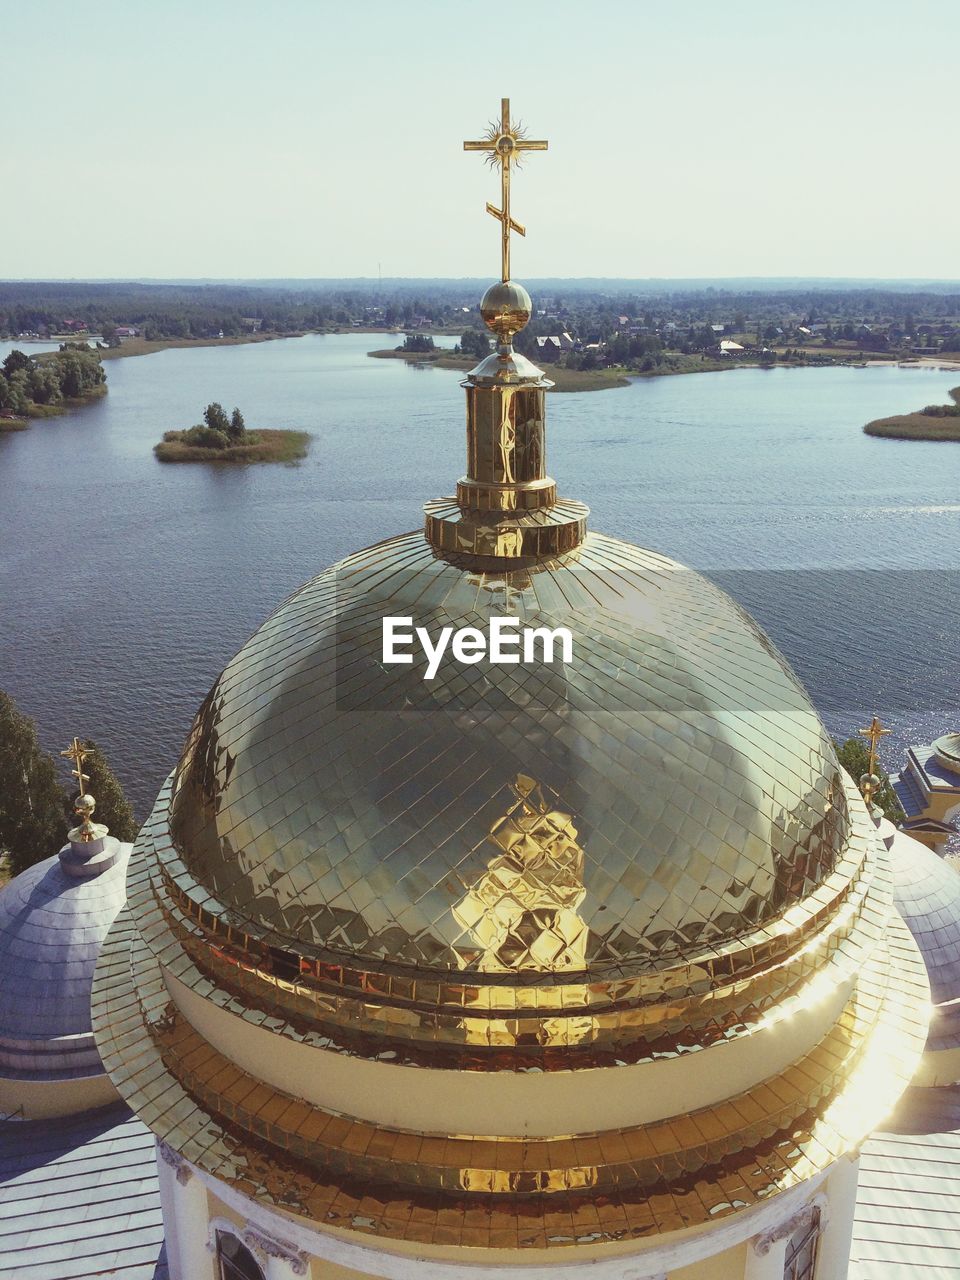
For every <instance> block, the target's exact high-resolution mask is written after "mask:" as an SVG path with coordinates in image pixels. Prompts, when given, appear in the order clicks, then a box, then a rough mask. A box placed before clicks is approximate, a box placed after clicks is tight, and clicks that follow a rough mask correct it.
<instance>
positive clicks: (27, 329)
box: [0, 280, 960, 341]
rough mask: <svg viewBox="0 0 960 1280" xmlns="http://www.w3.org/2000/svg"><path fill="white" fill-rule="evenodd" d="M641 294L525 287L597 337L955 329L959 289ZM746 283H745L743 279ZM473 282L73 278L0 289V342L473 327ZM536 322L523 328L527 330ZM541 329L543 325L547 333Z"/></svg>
mask: <svg viewBox="0 0 960 1280" xmlns="http://www.w3.org/2000/svg"><path fill="white" fill-rule="evenodd" d="M653 283H655V282H652V283H650V284H647V283H645V284H644V287H643V291H640V290H639V289H631V288H629V287H628V286H627V285H626V284H625V285H619V284H618V282H616V281H604V282H598V284H597V285H595V286H592V287H591V286H590V285H588V284H587V283H586V282H583V281H549V282H544V283H543V285H542V287H541V288H539V289H538V288H537V285H536V282H531V293H532V295H533V298H534V305H535V306H536V307H537V308H538V309H539V310H541V311H543V312H544V313H545V314H546V315H547V316H549V319H550V321H551V323H552V324H553V325H554V327H555V321H556V319H557V318H558V317H559V318H561V319H564V318H569V319H570V320H571V322H573V321H575V322H576V326H577V328H578V330H579V331H580V332H581V333H582V334H583V335H584V336H586V335H588V334H589V335H590V336H591V337H594V338H595V339H596V340H598V341H599V340H605V339H606V338H608V337H610V335H611V334H612V333H613V332H615V331H616V330H617V329H618V327H620V324H621V321H620V317H621V316H628V317H630V318H631V319H634V318H636V319H638V320H641V321H646V322H647V323H648V324H654V323H655V322H660V323H662V322H663V321H673V322H675V323H676V324H678V325H684V326H687V325H696V324H703V323H711V322H713V323H717V322H719V323H725V324H729V325H731V326H733V327H735V328H738V329H740V328H746V327H749V326H750V325H755V324H756V323H757V322H758V321H760V322H769V323H774V322H780V321H781V319H782V318H783V317H784V316H785V315H792V316H796V317H797V318H799V319H800V320H801V321H802V322H807V323H809V322H816V321H824V320H829V321H833V322H837V321H839V322H840V323H841V324H844V323H851V324H864V323H867V324H869V323H874V322H877V321H881V322H893V323H899V324H902V325H903V326H904V327H906V328H909V327H910V326H911V325H916V324H918V323H920V322H921V321H927V322H930V323H931V324H936V325H937V326H938V327H941V326H943V325H949V324H960V286H957V288H956V291H954V292H944V291H941V290H942V288H943V286H940V287H938V288H937V289H934V287H933V286H931V287H930V288H929V289H926V288H925V289H917V290H915V291H910V290H907V289H904V288H902V287H901V288H897V289H893V288H879V287H870V288H845V287H837V286H835V287H829V286H828V285H826V284H824V285H822V286H812V285H809V284H797V285H794V286H793V287H790V288H770V287H767V286H761V285H760V284H759V283H757V284H756V285H755V287H753V288H743V289H733V288H729V289H728V288H717V287H714V286H708V287H704V288H701V289H693V288H690V287H684V288H680V287H679V282H671V284H675V285H676V287H673V288H669V289H663V290H662V291H660V292H657V291H655V290H654V288H653ZM751 283H753V282H751ZM482 289H483V282H480V281H472V280H470V281H467V280H455V281H444V280H428V281H424V280H411V281H390V282H384V283H383V284H382V285H379V284H378V282H377V281H357V282H352V283H349V284H348V283H347V282H324V281H316V282H313V281H311V282H291V283H290V284H283V285H273V284H270V285H259V284H225V283H202V284H190V283H182V284H156V283H112V282H111V283H82V282H76V283H75V282H64V283H59V282H44V281H39V282H34V281H26V282H10V283H4V282H0V335H2V336H4V337H17V336H18V335H20V334H28V333H63V332H68V331H70V330H79V329H81V328H82V327H86V328H87V329H88V330H89V331H90V332H99V331H100V330H101V329H102V328H103V326H104V325H106V326H110V325H114V326H117V325H126V326H135V327H136V328H137V329H138V331H139V333H140V336H142V337H144V338H146V339H148V340H149V339H158V338H191V337H193V338H209V337H215V336H217V335H218V334H220V333H223V335H224V337H237V336H241V335H242V334H244V333H246V332H249V331H250V330H251V329H253V328H256V329H258V330H261V331H263V332H269V333H294V332H299V331H302V330H327V329H335V328H344V327H347V326H350V325H358V324H359V325H364V326H371V327H383V328H396V329H403V328H411V327H413V328H428V327H432V328H451V329H458V328H462V327H464V325H470V324H472V323H474V317H476V313H477V304H478V302H479V297H480V293H481V292H482ZM538 327H539V326H538V325H537V324H536V321H535V322H534V324H533V325H531V334H532V333H534V332H535V331H536V329H537V328H538ZM548 327H549V326H548Z"/></svg>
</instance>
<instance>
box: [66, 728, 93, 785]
mask: <svg viewBox="0 0 960 1280" xmlns="http://www.w3.org/2000/svg"><path fill="white" fill-rule="evenodd" d="M60 754H61V755H62V756H63V757H64V758H65V759H67V760H72V761H73V768H72V769H71V770H70V773H71V776H72V777H74V778H76V780H77V787H78V788H79V791H80V794H81V795H83V794H84V792H85V790H86V787H85V786H84V784H85V783H87V782H89V781H90V775H89V774H86V773H84V772H83V762H84V760H86V758H87V756H88V755H90V754H91V752H90V748H89V747H85V746H84V745H83V743H82V742H81V741H80V739H79V738H74V740H73V742H71V743H70V746H69V747H67V749H66V751H61V752H60Z"/></svg>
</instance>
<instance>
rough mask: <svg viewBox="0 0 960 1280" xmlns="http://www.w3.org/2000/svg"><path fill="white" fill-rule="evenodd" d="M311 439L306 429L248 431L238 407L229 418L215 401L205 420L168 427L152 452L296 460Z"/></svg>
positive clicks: (170, 458)
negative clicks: (182, 427)
mask: <svg viewBox="0 0 960 1280" xmlns="http://www.w3.org/2000/svg"><path fill="white" fill-rule="evenodd" d="M309 443H310V435H309V432H306V431H281V430H276V429H274V430H269V429H267V428H261V429H260V430H258V431H248V430H247V425H246V423H245V422H244V420H243V414H242V413H241V412H240V410H239V409H234V411H233V413H232V414H231V416H230V417H229V418H228V417H227V415H226V413H225V412H224V409H223V405H221V404H218V403H217V402H216V401H215V402H214V403H213V404H208V405H207V407H206V409H204V411H203V422H198V423H197V425H196V426H194V427H187V428H186V430H184V431H165V432H164V435H163V439H162V440H161V441H160V443H159V444H155V445H154V446H153V452H154V453H155V454H156V456H157V458H158V459H159V460H160V461H161V462H296V461H298V460H299V459H300V458H302V457H303V456H304V454H305V453H306V452H307V446H308V445H309Z"/></svg>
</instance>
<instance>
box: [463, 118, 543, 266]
mask: <svg viewBox="0 0 960 1280" xmlns="http://www.w3.org/2000/svg"><path fill="white" fill-rule="evenodd" d="M463 149H464V151H486V152H487V153H488V154H487V160H488V161H489V163H490V164H492V165H497V164H498V165H499V166H500V193H501V194H500V208H499V209H498V208H497V207H496V206H495V205H492V204H490V203H489V201H488V202H487V213H489V214H491V215H492V216H493V217H494V218H496V219H497V221H498V222H499V223H500V231H501V241H500V243H501V249H500V279H501V280H503V281H507V280H509V279H510V232H511V231H516V233H517V235H519V236H525V235H526V234H527V230H526V227H524V226H522V225H521V223H519V222H517V221H515V220H514V219H513V218H512V217H511V216H510V166H511V164H512V163H514V162H516V164H518V165H519V164H520V153H521V152H523V151H546V149H547V143H546V142H543V141H534V140H533V139H530V138H528V137H527V136H526V133H525V132H524V129H523V126H522V125H520V124H511V123H510V99H509V98H501V99H500V120H499V122H498V121H491V122H490V128H489V129H488V130H487V133H486V136H485V137H483V138H481V139H479V141H477V142H465V143H464V144H463Z"/></svg>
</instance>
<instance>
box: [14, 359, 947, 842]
mask: <svg viewBox="0 0 960 1280" xmlns="http://www.w3.org/2000/svg"><path fill="white" fill-rule="evenodd" d="M383 341H384V340H383V338H382V337H377V336H371V335H368V334H345V335H338V336H326V337H320V336H309V337H305V338H299V339H290V340H286V341H282V342H266V343H261V344H256V345H248V346H235V347H219V348H213V347H206V348H203V347H201V348H196V349H193V350H170V351H164V352H161V353H159V354H156V355H151V356H145V357H137V358H131V359H121V360H113V361H110V362H109V363H108V366H107V370H108V379H109V386H110V392H109V395H108V396H107V397H105V398H104V399H103V400H102V401H99V402H98V403H96V404H93V405H90V406H88V407H86V408H84V409H82V410H80V411H77V412H75V413H71V414H69V415H65V416H64V417H61V418H55V419H51V420H48V421H45V422H38V423H36V424H35V425H34V426H33V427H32V428H31V429H30V430H29V431H25V432H21V433H17V434H10V435H0V688H3V689H5V690H7V691H8V692H9V693H11V694H12V695H13V697H14V698H15V699H16V700H17V702H18V703H19V705H20V706H21V707H22V708H23V710H24V711H26V712H27V713H28V714H30V715H32V716H33V717H34V718H35V719H36V720H37V722H38V725H39V728H40V733H41V738H42V741H43V744H44V746H45V747H46V748H47V749H48V750H51V751H52V750H54V749H56V748H59V747H60V746H62V745H64V744H65V743H66V742H67V741H68V740H69V738H70V737H71V736H72V735H73V734H74V733H78V734H81V735H86V736H90V737H94V738H96V739H97V740H98V741H100V742H101V743H102V744H103V745H104V746H105V747H106V748H107V750H108V752H109V754H110V756H111V758H112V760H113V762H114V764H115V767H116V769H117V772H118V773H119V774H120V776H121V778H122V780H123V782H124V784H125V786H126V787H127V790H128V793H129V794H130V795H131V797H132V798H133V799H134V801H135V804H136V807H137V811H138V814H139V815H140V816H141V817H143V816H145V814H146V812H148V810H149V808H150V805H151V803H152V800H153V797H154V795H155V794H156V791H157V789H158V787H159V785H160V782H161V781H162V779H163V777H164V776H165V775H166V773H167V772H168V770H169V769H170V768H171V767H172V765H173V764H174V762H175V760H176V758H177V755H178V752H179V749H180V746H181V743H182V740H183V737H184V735H185V733H186V731H187V728H188V727H189V724H190V720H191V718H192V716H193V713H194V711H195V709H196V707H197V705H198V704H199V702H200V701H201V700H202V698H203V697H204V695H205V694H206V692H207V690H208V689H209V687H210V685H211V684H212V683H213V681H214V679H215V678H216V676H217V674H218V672H219V671H220V670H221V668H222V667H223V665H224V663H225V662H226V661H227V660H228V659H229V658H230V656H231V655H232V654H233V653H234V651H235V650H236V649H237V648H238V647H239V646H240V645H241V644H242V643H243V641H244V640H245V639H246V637H247V636H248V635H249V634H250V632H251V631H253V630H254V629H255V628H256V627H257V626H258V624H259V623H260V622H261V621H262V620H263V619H264V618H265V617H266V616H267V615H268V613H270V612H271V611H272V609H273V608H274V607H275V605H277V604H278V603H279V602H280V601H281V600H282V599H283V598H284V597H285V596H286V595H287V594H289V593H290V592H291V591H293V590H294V589H295V588H296V587H297V586H299V585H300V583H302V582H304V581H305V580H306V579H308V578H310V577H312V576H313V575H314V574H316V573H318V572H319V571H320V570H321V569H323V568H324V567H325V566H326V565H328V564H329V563H331V562H332V561H334V560H336V559H338V558H339V557H341V556H343V555H345V554H347V553H348V552H349V551H351V550H354V549H356V548H358V547H361V546H364V545H366V544H369V543H371V542H375V541H377V540H379V539H380V538H383V537H386V536H389V535H390V534H393V533H397V532H400V531H402V530H406V529H410V528H413V527H415V526H417V525H418V524H419V523H420V506H421V504H422V503H423V502H424V501H425V500H426V499H428V498H431V497H436V496H439V495H441V494H447V493H450V492H452V491H453V487H454V484H455V481H456V479H457V477H458V476H459V475H460V474H461V473H462V471H463V463H464V457H463V399H462V397H463V392H462V390H461V389H460V387H459V385H458V381H459V380H458V377H457V375H456V374H455V373H452V372H451V371H449V370H441V369H432V368H429V367H428V368H416V367H411V366H408V365H406V364H405V363H403V362H402V361H398V360H371V359H369V358H368V356H367V354H366V353H367V351H368V350H369V349H371V348H372V347H374V346H376V345H377V344H378V343H380V344H381V345H382V344H383ZM11 345H12V344H5V345H3V344H0V359H2V358H3V357H4V356H5V355H6V353H7V351H8V350H9V349H10V346H11ZM31 349H35V348H31ZM958 381H960V377H958V374H957V373H956V372H953V373H950V372H940V371H927V370H923V371H921V370H918V369H897V368H873V369H847V368H828V369H793V370H771V371H764V370H751V369H744V370H736V371H731V372H729V373H724V374H722V375H719V374H702V375H691V376H686V377H674V378H659V379H647V380H642V381H638V382H636V383H634V384H632V385H631V386H630V387H628V388H622V389H617V390H612V391H605V392H594V393H589V394H580V395H553V396H551V397H550V398H549V402H548V407H549V416H550V424H549V431H548V442H549V450H550V470H551V473H552V474H553V475H554V476H555V477H556V478H557V480H558V481H559V483H560V488H561V492H563V493H566V494H568V495H569V496H575V497H579V498H582V499H583V500H584V501H586V502H588V503H589V504H590V506H591V508H592V517H591V525H592V527H593V528H595V529H602V530H604V531H606V532H608V533H613V534H617V535H620V536H622V537H625V538H629V539H630V540H631V541H635V542H639V543H641V544H642V545H646V546H650V547H654V548H656V549H657V550H660V551H663V552H665V553H667V554H669V555H671V556H674V557H676V558H677V559H679V560H681V561H683V562H685V563H687V564H690V565H692V566H694V567H696V568H700V569H704V570H706V571H708V572H710V573H711V574H712V575H713V576H715V577H716V578H717V579H718V580H719V581H720V582H721V583H722V584H723V585H724V586H726V587H727V588H728V589H729V590H731V591H733V593H734V594H735V595H736V596H737V597H738V598H739V599H740V600H741V601H742V602H743V603H744V604H745V605H746V607H747V608H748V609H750V611H751V612H752V613H754V614H755V616H756V617H757V618H758V620H759V621H760V622H761V623H762V625H763V626H764V627H766V629H767V630H768V631H769V633H770V634H771V636H772V637H773V639H774V640H775V641H776V643H777V644H778V645H779V646H780V647H781V648H782V649H783V650H784V651H785V653H786V654H787V656H788V658H789V659H790V661H791V662H792V663H793V664H794V666H795V668H796V670H797V672H798V674H799V675H800V677H801V678H802V679H803V680H804V682H805V683H806V685H807V687H808V689H809V690H810V692H811V695H812V696H813V699H814V701H815V703H816V704H817V707H818V708H819V710H820V712H821V715H823V717H824V719H825V721H826V723H827V726H828V728H829V729H830V730H831V731H832V732H834V733H838V734H842V735H844V736H846V735H848V734H849V733H850V732H851V731H852V730H855V729H856V728H858V727H859V726H860V725H862V724H865V723H867V721H868V720H869V717H870V715H871V714H872V713H873V712H874V711H877V712H878V713H879V714H880V715H881V716H882V717H883V718H884V719H888V720H889V721H890V722H891V724H892V727H893V728H894V736H893V737H892V738H888V739H886V742H885V747H886V751H885V762H886V764H887V765H888V767H898V765H899V760H900V755H901V752H902V749H903V747H904V746H905V745H906V744H907V743H908V742H911V741H914V742H916V741H924V742H925V741H928V740H930V738H931V737H933V736H936V735H937V734H939V733H942V732H944V731H945V730H947V729H949V728H953V729H957V728H960V710H958V703H960V698H958V684H960V677H958V671H960V636H958V628H957V607H958V600H960V592H958V590H957V577H956V574H957V568H958V566H960V445H956V446H955V445H952V444H930V443H924V442H899V441H884V440H876V439H872V438H870V437H868V436H865V435H864V434H863V433H862V431H861V430H860V428H861V426H862V424H863V423H864V422H866V421H867V420H869V419H871V418H875V417H880V416H884V415H887V414H892V413H899V412H905V411H907V410H909V409H914V408H917V407H919V406H922V405H924V404H927V403H931V402H934V401H946V400H947V391H948V389H949V387H951V386H953V385H955V384H956V383H957V382H958ZM210 400H220V401H221V402H222V403H223V404H224V405H225V406H226V408H227V409H228V411H229V409H231V408H232V407H233V405H235V404H237V405H239V406H240V407H241V408H242V410H243V412H244V415H245V417H246V419H247V422H248V424H249V425H250V426H253V427H255V426H257V425H262V426H272V427H295V428H300V429H305V430H308V431H310V432H311V433H312V435H313V437H314V439H313V442H312V446H311V450H310V453H309V455H308V456H307V458H306V459H305V461H304V462H302V463H301V464H299V465H297V466H294V467H281V466H261V467H247V468H243V467H238V468H232V467H215V466H205V465H203V466H170V465H166V466H164V465H163V464H161V463H158V462H156V461H155V459H154V458H153V455H152V452H151V450H152V446H153V445H154V443H155V442H156V441H157V440H158V439H159V438H160V436H161V434H162V432H163V431H165V430H167V429H169V428H174V427H183V426H189V425H190V424H191V423H193V422H195V421H197V420H198V418H199V415H200V411H201V409H202V407H203V406H204V405H205V404H206V403H208V402H209V401H210Z"/></svg>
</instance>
